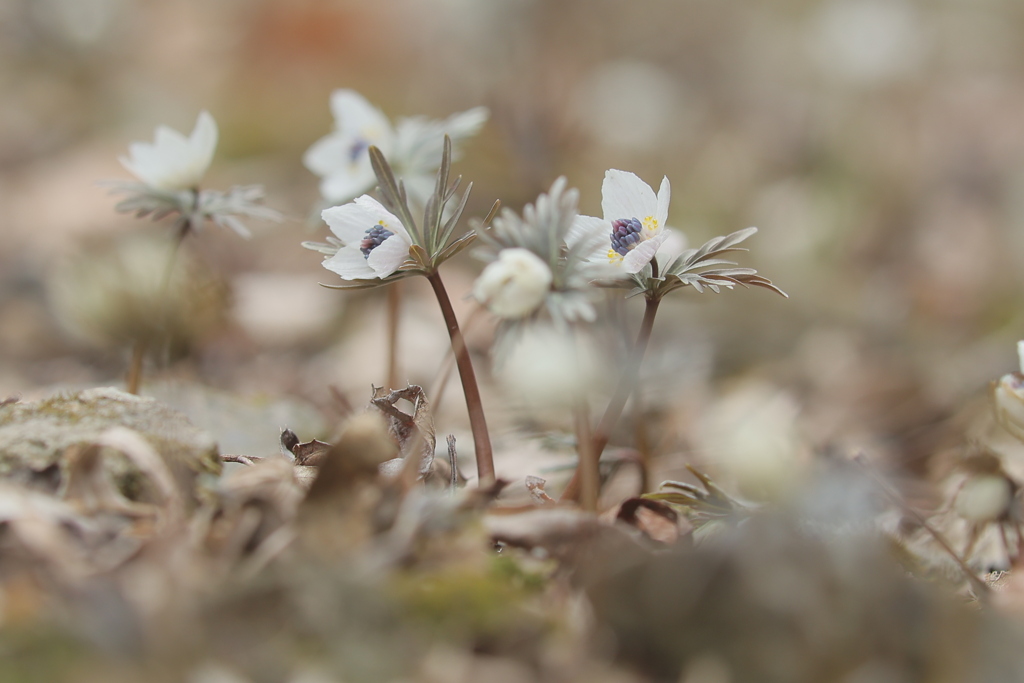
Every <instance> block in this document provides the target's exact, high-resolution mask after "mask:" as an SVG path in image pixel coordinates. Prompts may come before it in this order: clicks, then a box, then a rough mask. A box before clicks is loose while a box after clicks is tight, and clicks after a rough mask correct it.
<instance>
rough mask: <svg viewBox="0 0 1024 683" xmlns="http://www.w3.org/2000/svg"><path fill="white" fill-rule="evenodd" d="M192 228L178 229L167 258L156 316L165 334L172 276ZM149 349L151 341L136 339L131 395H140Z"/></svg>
mask: <svg viewBox="0 0 1024 683" xmlns="http://www.w3.org/2000/svg"><path fill="white" fill-rule="evenodd" d="M190 228H191V222H189V221H186V222H184V223H183V224H182V225H181V227H180V228H178V231H177V233H176V234H175V235H174V241H173V242H172V244H171V253H170V254H169V255H168V256H167V264H166V265H165V266H164V272H163V276H162V277H161V278H160V290H159V294H158V295H157V296H158V297H159V300H158V302H157V306H158V310H157V311H156V314H157V315H159V316H160V330H162V331H163V332H166V331H167V327H168V317H169V315H170V301H169V297H170V291H171V276H172V275H173V273H174V265H175V263H177V261H178V252H179V251H180V250H181V243H182V242H184V241H185V236H186V235H188V233H189V230H190ZM148 348H149V341H147V340H145V339H136V340H135V344H134V345H133V346H132V360H131V365H130V366H129V367H128V377H127V378H126V379H125V388H126V389H127V391H128V393H129V394H135V395H136V396H138V395H139V391H140V390H141V387H142V374H143V373H142V370H143V365H144V361H145V359H146V351H147V350H148Z"/></svg>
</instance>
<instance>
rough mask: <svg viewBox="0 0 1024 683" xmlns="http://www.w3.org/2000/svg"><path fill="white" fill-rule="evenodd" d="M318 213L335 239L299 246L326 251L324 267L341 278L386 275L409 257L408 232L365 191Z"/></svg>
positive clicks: (372, 277)
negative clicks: (324, 243)
mask: <svg viewBox="0 0 1024 683" xmlns="http://www.w3.org/2000/svg"><path fill="white" fill-rule="evenodd" d="M321 216H323V219H324V221H326V223H327V225H328V226H329V227H330V228H331V232H333V233H334V234H335V235H337V239H336V240H331V243H330V244H329V245H323V244H312V243H303V246H304V247H306V248H310V249H315V250H317V251H320V252H321V253H323V254H327V258H325V259H324V262H323V266H324V268H326V269H327V270H330V271H332V272H335V273H337V274H338V275H340V276H341V279H342V280H372V279H378V278H386V277H388V276H389V275H391V274H392V273H394V272H395V271H396V270H398V269H399V267H401V265H402V264H403V263H405V261H406V260H407V259H408V258H409V247H411V246H412V240H410V239H409V233H407V232H406V231H405V228H404V227H403V226H402V223H401V221H399V220H398V218H397V217H396V216H395V215H394V214H392V213H391V212H390V211H388V210H387V209H385V208H384V207H383V206H382V205H381V203H380V202H378V201H377V200H376V199H374V198H373V197H371V196H369V195H363V196H362V197H357V198H356V199H355V201H352V202H350V203H348V204H344V205H342V206H332V207H331V208H329V209H324V211H323V213H322V214H321ZM328 239H330V238H328Z"/></svg>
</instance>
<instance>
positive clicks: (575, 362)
mask: <svg viewBox="0 0 1024 683" xmlns="http://www.w3.org/2000/svg"><path fill="white" fill-rule="evenodd" d="M500 361H501V362H500V363H499V365H498V367H497V377H498V380H499V381H500V382H501V386H502V387H503V388H504V389H505V390H506V391H507V392H508V398H509V399H510V401H511V403H512V404H513V405H516V406H518V407H519V408H520V409H522V410H524V411H526V412H527V413H529V414H530V415H531V416H533V417H534V418H536V419H542V420H551V419H552V417H553V415H558V414H560V413H562V412H563V411H565V410H567V409H572V408H573V407H575V406H577V405H579V402H580V401H581V400H584V399H585V398H586V397H587V396H588V395H589V394H590V393H591V392H593V391H595V390H596V389H599V388H600V387H601V384H602V380H603V379H604V378H605V373H603V372H602V366H603V365H604V363H602V362H601V356H600V354H599V353H598V352H597V350H596V348H595V346H594V344H593V341H592V340H591V338H590V337H588V336H587V335H584V334H565V332H564V331H563V330H561V329H558V328H556V327H555V326H553V325H550V324H546V323H538V324H535V325H530V326H528V327H526V328H525V329H523V330H522V334H521V335H520V336H519V337H518V338H517V339H516V341H515V343H514V344H512V345H510V346H509V347H508V348H507V349H506V353H504V354H502V357H501V359H500Z"/></svg>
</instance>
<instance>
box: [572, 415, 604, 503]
mask: <svg viewBox="0 0 1024 683" xmlns="http://www.w3.org/2000/svg"><path fill="white" fill-rule="evenodd" d="M573 422H574V426H575V430H576V455H577V458H578V462H579V464H578V465H577V466H576V467H577V469H576V471H577V472H578V473H579V479H580V505H581V506H582V507H583V509H584V510H586V511H587V512H596V511H597V496H598V493H599V492H600V489H601V470H600V465H599V463H598V459H599V458H600V455H597V456H596V457H595V453H594V445H595V444H594V436H593V434H591V431H590V411H589V410H588V409H587V405H586V402H585V401H580V403H579V404H578V405H577V406H576V409H575V411H574V415H573Z"/></svg>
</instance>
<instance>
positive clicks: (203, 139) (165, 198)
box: [108, 111, 281, 237]
mask: <svg viewBox="0 0 1024 683" xmlns="http://www.w3.org/2000/svg"><path fill="white" fill-rule="evenodd" d="M217 137H218V131H217V122H216V121H214V120H213V117H212V116H211V115H210V114H209V112H207V111H202V112H200V113H199V118H198V119H197V120H196V125H195V128H194V129H193V130H192V135H190V136H189V137H187V138H186V137H185V136H184V135H182V134H181V133H179V132H178V131H176V130H173V129H171V128H168V127H167V126H159V127H157V129H156V135H155V139H154V141H153V142H152V143H149V142H133V143H132V144H131V145H130V146H129V147H128V154H129V156H128V157H120V158H119V159H120V161H121V164H122V165H123V166H124V167H125V168H126V169H128V170H129V171H131V172H132V173H133V174H134V175H135V176H136V177H137V178H138V179H139V180H141V181H142V182H141V183H134V182H124V181H111V182H109V183H108V184H109V185H110V186H111V188H112V190H111V191H112V192H113V193H115V194H124V195H128V196H127V198H125V199H123V200H122V201H120V202H118V204H117V206H116V207H115V208H116V209H117V210H118V211H120V212H122V213H134V214H135V215H136V217H138V218H143V217H145V216H152V218H153V220H155V221H156V220H160V219H162V218H165V217H167V216H170V215H174V214H178V220H177V223H176V227H177V228H178V230H179V231H180V234H182V235H184V234H185V233H187V232H189V231H191V230H198V229H199V228H200V227H201V226H202V224H203V222H204V221H206V220H211V221H213V222H214V223H216V224H217V225H220V226H221V227H226V228H231V229H232V230H234V231H235V232H236V233H238V234H239V235H241V236H242V237H249V236H250V235H251V234H252V233H251V232H250V231H249V229H248V228H247V227H246V226H245V224H244V223H242V221H241V219H240V217H241V216H246V217H249V218H257V219H261V220H268V221H279V220H280V219H281V215H280V214H279V213H278V212H277V211H274V210H273V209H270V208H268V207H266V206H263V188H262V187H261V186H259V185H246V186H240V185H236V186H235V187H232V188H231V189H229V190H228V191H226V192H221V191H219V190H200V189H199V182H200V181H201V180H202V179H203V176H204V175H206V170H207V169H208V168H209V167H210V163H211V162H212V161H213V153H214V150H216V148H217Z"/></svg>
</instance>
